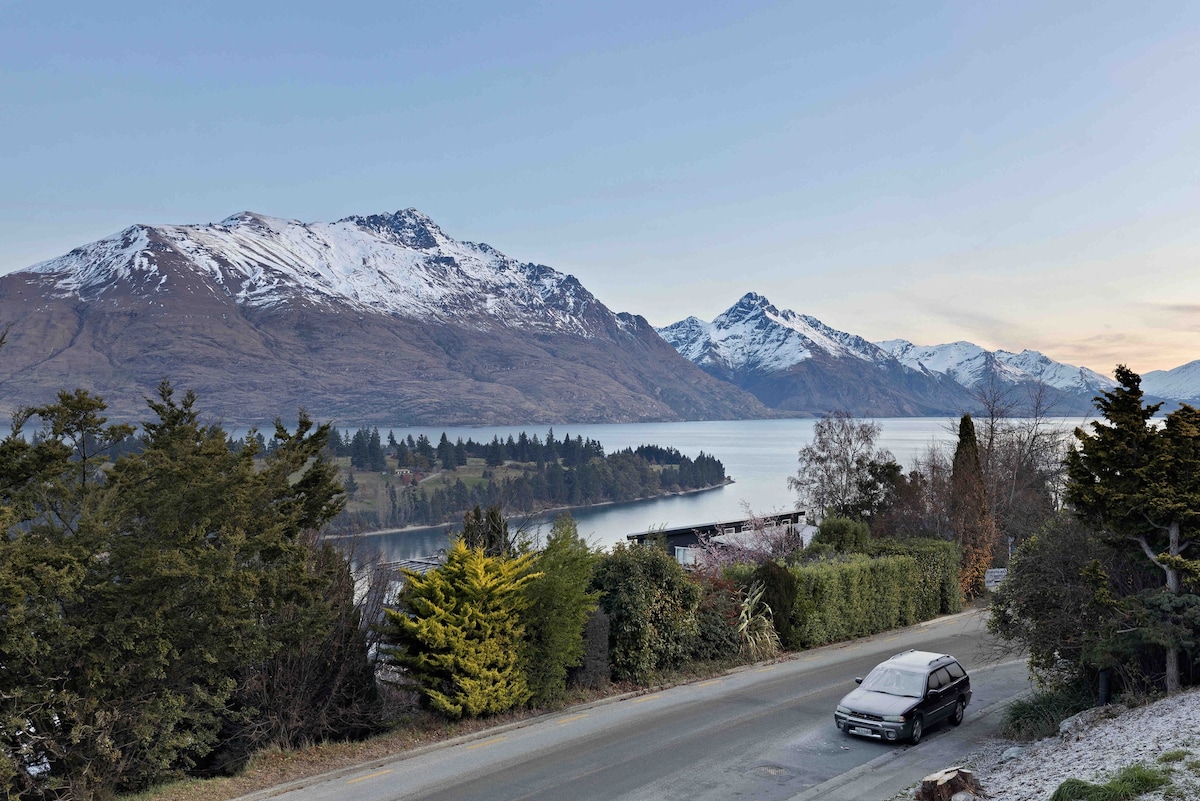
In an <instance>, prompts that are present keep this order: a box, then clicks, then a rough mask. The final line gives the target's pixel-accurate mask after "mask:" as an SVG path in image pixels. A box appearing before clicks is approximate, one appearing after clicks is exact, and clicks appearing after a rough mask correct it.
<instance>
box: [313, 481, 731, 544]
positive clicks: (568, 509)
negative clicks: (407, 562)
mask: <svg viewBox="0 0 1200 801" xmlns="http://www.w3.org/2000/svg"><path fill="white" fill-rule="evenodd" d="M734 483H736V481H735V480H734V479H733V478H732V477H729V476H727V477H726V478H725V480H724V481H723V482H721V483H720V484H713V485H712V486H711V487H697V488H695V489H688V490H679V491H678V492H664V493H660V494H658V495H647V496H646V497H644V498H632V499H630V500H628V501H602V502H600V503H589V504H585V505H582V506H548V507H546V508H545V509H539V510H537V511H535V512H529V513H526V514H524V515H522V516H520V517H518V516H514V517H512V518H510V520H517V519H524V520H526V521H528V520H531V519H533V518H535V517H542V516H543V515H548V514H551V513H556V512H557V513H562V512H566V513H568V514H569V513H570V512H572V511H575V510H577V509H602V508H604V507H605V506H616V505H618V504H626V503H629V504H634V503H644V502H646V501H656V500H659V499H660V498H679V497H683V496H687V495H698V494H699V493H701V492H710V491H712V490H716V489H721V488H722V487H728V486H729V485H730V484H734ZM556 516H557V515H556ZM456 525H461V521H460V522H458V523H433V524H423V525H418V526H402V527H400V528H380V529H370V530H368V531H357V532H348V533H345V534H323V535H322V539H344V538H346V537H374V536H383V535H385V534H404V533H406V532H412V531H430V530H433V529H451V528H453V527H454V526H456Z"/></svg>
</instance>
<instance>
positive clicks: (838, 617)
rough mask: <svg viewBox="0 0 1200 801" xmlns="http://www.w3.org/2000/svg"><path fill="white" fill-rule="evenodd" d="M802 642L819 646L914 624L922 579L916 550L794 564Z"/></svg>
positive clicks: (799, 638)
mask: <svg viewBox="0 0 1200 801" xmlns="http://www.w3.org/2000/svg"><path fill="white" fill-rule="evenodd" d="M792 573H793V575H795V577H796V582H797V593H796V605H795V612H794V619H795V620H796V621H797V622H798V624H799V625H798V627H797V628H798V637H797V640H798V644H799V645H800V646H801V647H802V648H813V647H815V646H818V645H825V644H827V643H831V642H839V641H841V640H852V639H854V638H856V637H866V636H867V635H869V634H877V633H879V632H881V631H886V630H888V629H894V628H899V627H901V626H909V625H912V624H913V623H916V622H917V621H918V620H919V619H920V618H918V617H917V615H916V603H915V594H914V593H913V588H914V587H915V586H916V585H917V584H918V583H919V582H920V578H921V574H920V571H919V570H918V569H917V562H916V560H915V559H913V558H912V557H911V556H878V557H874V558H871V557H867V556H859V555H855V556H850V557H847V558H846V559H845V561H839V562H824V563H821V564H815V565H808V566H805V567H799V568H794V569H793V570H792Z"/></svg>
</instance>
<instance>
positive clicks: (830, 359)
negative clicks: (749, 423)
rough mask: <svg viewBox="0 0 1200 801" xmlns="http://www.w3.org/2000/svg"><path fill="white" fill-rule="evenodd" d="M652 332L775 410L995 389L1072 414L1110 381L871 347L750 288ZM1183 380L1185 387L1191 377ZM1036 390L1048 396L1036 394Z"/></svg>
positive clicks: (929, 406) (1008, 362)
mask: <svg viewBox="0 0 1200 801" xmlns="http://www.w3.org/2000/svg"><path fill="white" fill-rule="evenodd" d="M658 331H659V333H660V334H661V335H662V336H663V338H664V339H666V340H667V341H668V342H670V343H671V345H672V346H673V347H674V348H675V349H676V350H678V351H679V352H680V354H682V355H683V356H684V357H686V358H688V359H690V360H691V361H693V362H694V363H696V364H698V365H699V366H700V367H701V368H702V369H704V370H705V371H706V372H708V373H709V374H710V375H713V376H716V377H719V378H723V379H725V380H727V381H730V382H732V383H734V384H736V385H737V386H739V387H741V388H743V389H745V390H747V391H748V392H751V393H752V394H754V395H755V396H756V397H758V398H759V400H761V401H763V402H764V403H765V404H767V405H768V406H772V407H774V408H778V409H787V410H797V411H799V410H804V411H813V412H819V411H825V410H828V409H845V410H848V411H852V412H855V413H856V414H864V415H867V414H870V415H875V416H883V415H902V414H959V413H962V412H974V411H979V410H980V408H981V395H982V394H986V393H985V392H984V391H985V390H990V388H993V387H994V388H999V389H1000V391H1001V392H1002V393H1005V394H1006V395H1007V396H1008V397H1007V400H1006V402H1007V403H1011V404H1012V405H1013V408H1014V409H1015V410H1016V411H1017V412H1018V413H1019V412H1020V411H1022V410H1023V409H1024V408H1025V407H1026V406H1027V405H1029V404H1032V403H1035V402H1036V403H1040V404H1043V405H1044V406H1048V407H1049V408H1051V409H1053V410H1054V411H1056V412H1057V413H1060V414H1075V413H1087V412H1090V411H1091V410H1092V399H1093V398H1094V397H1095V396H1096V395H1098V394H1099V393H1101V392H1103V391H1105V390H1108V389H1111V388H1112V387H1114V386H1116V382H1115V381H1114V380H1113V379H1112V378H1110V377H1108V376H1105V375H1101V374H1100V373H1097V372H1095V371H1093V370H1089V369H1088V368H1086V367H1075V366H1073V365H1069V364H1062V363H1059V362H1055V361H1053V360H1052V359H1050V358H1049V357H1047V356H1045V355H1044V354H1042V353H1038V352H1037V351H1032V350H1025V351H1022V352H1021V353H1010V352H1008V351H1003V350H998V351H988V350H985V349H984V348H981V347H980V346H978V345H975V344H973V343H970V342H953V343H950V344H946V345H932V346H920V345H914V344H913V343H911V342H908V341H906V340H903V339H893V340H888V341H885V342H876V343H871V342H868V341H867V340H865V339H863V338H862V337H860V336H856V335H854V334H850V333H846V332H843V331H838V330H836V329H834V328H831V327H830V326H827V325H825V324H824V323H822V322H821V321H820V320H818V319H816V318H815V317H811V316H808V315H800V314H797V313H795V312H793V311H790V310H783V311H780V310H779V309H777V308H776V307H775V306H773V305H772V304H771V303H770V301H768V300H767V299H766V298H764V297H763V296H761V295H758V294H756V293H753V292H751V293H749V294H747V295H745V296H744V297H742V299H741V300H739V301H738V302H737V303H736V304H734V305H733V306H732V307H730V308H729V309H728V310H727V311H725V312H724V313H723V314H721V315H720V316H718V317H717V318H716V319H715V320H713V321H712V322H711V323H707V322H704V321H703V320H699V319H697V318H695V317H689V318H688V319H686V320H681V321H680V322H678V323H674V324H673V325H669V326H666V327H665V328H660V329H658ZM1196 364H1197V367H1196V372H1197V374H1200V363H1196ZM1180 369H1181V370H1182V369H1183V368H1180ZM1151 383H1153V382H1151ZM1180 383H1181V385H1183V386H1188V382H1187V379H1181V381H1180ZM1196 385H1197V383H1196V382H1193V383H1191V384H1190V386H1196ZM1034 387H1044V388H1046V390H1045V391H1046V392H1048V393H1049V394H1048V395H1046V394H1045V393H1042V394H1041V397H1036V396H1037V395H1038V393H1033V392H1030V390H1031V389H1032V388H1034ZM1143 387H1144V388H1146V391H1147V392H1148V393H1149V392H1151V390H1150V389H1149V388H1148V387H1146V384H1145V383H1143ZM1178 391H1181V392H1182V391H1184V390H1183V389H1179V390H1178ZM1157 394H1161V393H1157ZM1035 397H1036V400H1035ZM1043 410H1044V409H1043Z"/></svg>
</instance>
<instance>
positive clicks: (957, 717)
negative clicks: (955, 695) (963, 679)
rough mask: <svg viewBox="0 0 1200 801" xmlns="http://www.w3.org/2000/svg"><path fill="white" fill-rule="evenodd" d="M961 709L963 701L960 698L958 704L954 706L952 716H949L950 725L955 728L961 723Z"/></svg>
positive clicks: (962, 709)
mask: <svg viewBox="0 0 1200 801" xmlns="http://www.w3.org/2000/svg"><path fill="white" fill-rule="evenodd" d="M963 707H964V705H963V700H962V699H961V698H959V699H958V703H956V704H955V705H954V713H953V714H952V715H950V725H951V726H957V725H959V724H960V723H962V722H963V711H964V708H963Z"/></svg>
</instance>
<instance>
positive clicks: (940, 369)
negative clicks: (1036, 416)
mask: <svg viewBox="0 0 1200 801" xmlns="http://www.w3.org/2000/svg"><path fill="white" fill-rule="evenodd" d="M876 344H877V345H879V347H881V348H883V350H885V351H887V352H888V353H890V354H891V355H892V356H894V357H895V358H896V359H898V360H899V361H900V362H901V363H902V364H904V365H906V366H908V367H910V368H912V369H914V370H920V371H923V372H927V373H931V374H935V373H940V374H942V375H945V376H947V377H949V378H951V379H953V380H954V381H955V382H957V383H959V384H961V385H962V386H964V387H968V388H972V387H977V386H979V385H980V384H981V383H983V382H984V381H986V380H988V378H989V376H995V377H996V378H997V379H998V380H1000V381H1001V382H1002V383H1006V384H1018V383H1023V382H1027V381H1040V382H1042V383H1045V384H1047V385H1049V386H1051V387H1054V388H1055V389H1060V390H1063V391H1064V392H1072V393H1076V392H1084V393H1089V392H1090V393H1095V392H1100V391H1103V390H1107V389H1110V388H1112V387H1115V386H1116V382H1115V381H1114V380H1113V379H1112V378H1109V377H1108V376H1104V375H1101V374H1100V373H1097V372H1095V371H1094V370H1089V369H1088V368H1086V367H1075V366H1072V365H1069V364H1062V363H1060V362H1056V361H1053V360H1052V359H1050V358H1049V357H1047V356H1045V355H1044V354H1042V353H1039V352H1037V351H1033V350H1024V351H1021V352H1020V353H1010V352H1008V351H1003V350H998V351H995V352H992V351H988V350H985V349H984V348H981V347H980V346H978V345H976V344H974V343H971V342H951V343H948V344H945V345H914V344H913V343H911V342H908V341H907V340H904V339H891V340H887V341H884V342H877V343H876Z"/></svg>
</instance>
